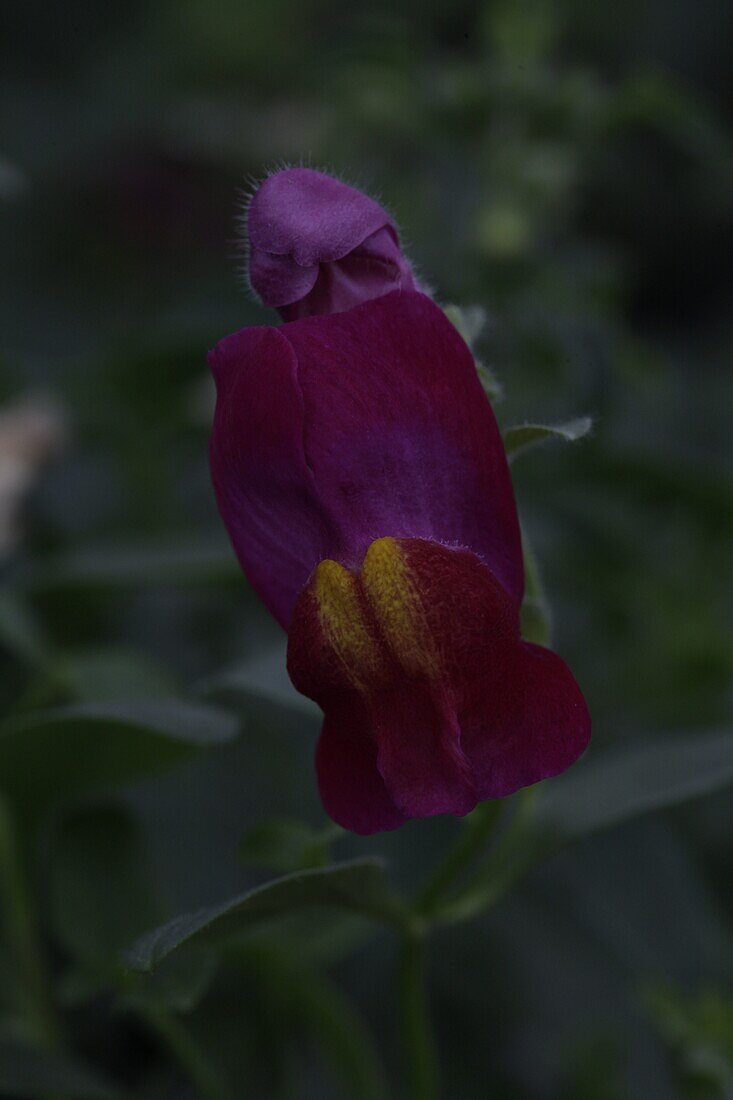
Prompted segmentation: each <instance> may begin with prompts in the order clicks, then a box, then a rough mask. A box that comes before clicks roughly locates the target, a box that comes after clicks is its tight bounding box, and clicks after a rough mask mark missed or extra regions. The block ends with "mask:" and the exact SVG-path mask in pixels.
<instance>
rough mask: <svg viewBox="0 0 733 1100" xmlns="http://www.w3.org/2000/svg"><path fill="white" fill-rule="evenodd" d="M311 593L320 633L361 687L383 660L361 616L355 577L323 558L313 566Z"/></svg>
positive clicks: (364, 686) (375, 672)
mask: <svg viewBox="0 0 733 1100" xmlns="http://www.w3.org/2000/svg"><path fill="white" fill-rule="evenodd" d="M314 585H315V595H316V600H317V601H318V612H319V617H320V621H321V626H322V628H323V632H324V634H325V636H326V640H327V642H328V643H329V645H330V646H331V647H332V648H333V649H334V651H335V652H336V654H337V656H338V657H339V659H340V661H341V663H342V664H343V666H344V668H345V670H346V672H347V674H348V676H349V678H350V679H351V680H352V681H353V683H354V686H355V687H357V688H359V689H360V690H364V689H365V688H366V686H367V683H368V681H369V679H370V678H372V677H373V676H374V675H375V674H378V673H379V671H380V670H381V668H382V665H383V660H382V655H381V653H380V651H379V646H378V644H377V642H376V640H375V638H374V637H373V635H372V633H371V631H370V630H369V627H368V625H367V623H366V621H365V619H364V611H363V608H362V605H361V601H360V599H359V586H358V581H357V579H356V577H355V576H354V575H353V574H352V573H350V572H349V570H348V569H345V568H344V567H343V565H339V563H338V562H336V561H331V560H330V559H328V558H327V559H326V560H325V561H322V562H320V564H319V565H318V567H317V569H316V575H315V580H314Z"/></svg>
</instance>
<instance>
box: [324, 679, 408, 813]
mask: <svg viewBox="0 0 733 1100" xmlns="http://www.w3.org/2000/svg"><path fill="white" fill-rule="evenodd" d="M316 772H317V775H318V787H319V790H320V792H321V799H322V801H323V807H324V809H325V810H326V813H327V814H328V815H329V816H330V817H332V818H333V820H334V821H335V822H336V823H337V824H338V825H341V826H342V827H343V828H344V829H351V831H352V832H354V833H361V834H362V835H366V834H369V833H380V832H386V831H387V830H388V829H396V828H397V827H398V826H399V825H402V824H404V822H405V820H406V818H405V815H404V814H402V813H400V811H399V810H398V809H397V807H396V806H395V804H394V802H393V801H392V799H391V798H390V796H389V794H388V792H387V788H386V786H385V783H384V780H383V779H382V777H381V775H380V774H379V771H378V769H377V747H376V745H375V743H374V741H373V740H372V736H371V726H370V721H369V718H368V716H367V713H366V710H365V708H364V704H363V702H362V701H361V700H360V699H359V697H358V696H357V695H356V694H350V695H347V696H342V697H341V699H340V700H338V701H335V702H332V705H331V706H330V708H329V712H328V714H327V715H326V718H325V720H324V722H323V732H322V733H321V737H320V740H319V742H318V746H317V748H316Z"/></svg>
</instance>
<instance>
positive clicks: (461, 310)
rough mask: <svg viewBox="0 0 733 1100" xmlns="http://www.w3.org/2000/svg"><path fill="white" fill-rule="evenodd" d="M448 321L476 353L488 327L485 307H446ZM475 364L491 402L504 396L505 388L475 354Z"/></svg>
mask: <svg viewBox="0 0 733 1100" xmlns="http://www.w3.org/2000/svg"><path fill="white" fill-rule="evenodd" d="M443 312H444V313H445V315H446V317H447V318H448V320H449V321H450V322H451V323H452V324H453V325H454V326H455V328H457V329H458V332H459V333H460V334H461V336H462V337H463V339H464V340H465V341H466V343H467V344H468V346H469V348H470V349H471V351H474V352H475V346H476V343H477V341H478V340H479V338H480V336H481V333H482V332H483V330H484V328H485V326H486V310H485V309H484V308H483V306H475V305H474V306H455V305H449V306H446V307H445V309H444V310H443ZM474 363H475V364H476V373H477V374H478V376H479V381H480V382H481V385H482V386H483V388H484V391H485V392H486V395H487V397H488V398H489V399H490V400H491V401H494V400H497V399H498V398H500V397H501V396H502V393H503V387H502V384H501V382H500V381H499V380H498V378H497V377H496V375H495V374H494V372H493V371H492V370H491V368H490V367H487V366H486V364H485V363H484V362H482V360H481V359H479V358H478V357H477V356H476V355H475V353H474Z"/></svg>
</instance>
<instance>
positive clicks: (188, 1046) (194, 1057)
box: [143, 1009, 231, 1100]
mask: <svg viewBox="0 0 733 1100" xmlns="http://www.w3.org/2000/svg"><path fill="white" fill-rule="evenodd" d="M143 1018H144V1020H145V1022H146V1023H147V1025H148V1027H149V1028H150V1030H151V1031H153V1032H154V1033H155V1034H156V1035H157V1036H158V1038H159V1039H160V1040H161V1042H162V1043H163V1044H164V1046H166V1047H167V1049H168V1051H169V1053H170V1054H171V1055H172V1056H173V1058H175V1060H176V1062H177V1063H178V1065H179V1066H180V1067H181V1069H182V1070H183V1072H184V1073H185V1074H186V1076H187V1077H188V1079H189V1081H190V1082H191V1084H192V1085H193V1086H194V1087H195V1088H196V1090H197V1092H198V1095H199V1096H200V1098H201V1100H231V1097H230V1094H229V1090H228V1088H227V1087H226V1085H225V1084H224V1083H223V1081H222V1079H221V1076H220V1074H219V1072H218V1071H217V1070H216V1069H215V1067H214V1066H212V1065H211V1063H210V1061H209V1059H208V1057H207V1055H206V1054H205V1053H204V1051H203V1050H202V1049H201V1047H200V1046H199V1045H198V1044H197V1043H196V1041H195V1040H194V1038H193V1037H192V1035H191V1034H190V1032H189V1031H188V1030H187V1028H185V1027H184V1026H183V1024H182V1023H181V1021H180V1020H178V1019H177V1018H176V1017H175V1016H172V1015H170V1014H169V1013H167V1012H161V1011H156V1010H155V1009H146V1010H144V1011H143Z"/></svg>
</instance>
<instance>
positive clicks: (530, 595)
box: [520, 531, 552, 645]
mask: <svg viewBox="0 0 733 1100" xmlns="http://www.w3.org/2000/svg"><path fill="white" fill-rule="evenodd" d="M522 553H523V556H524V577H525V585H524V599H523V600H522V606H521V609H520V623H521V628H522V637H523V638H524V640H525V641H526V642H534V643H535V644H536V645H550V643H551V641H552V614H551V612H550V605H549V603H548V602H547V597H546V596H545V589H544V585H543V584H542V577H541V575H540V570H539V566H538V564H537V559H536V557H535V555H534V552H533V550H532V547H531V546H530V543H529V539H528V538H527V533H526V531H522Z"/></svg>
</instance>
